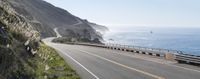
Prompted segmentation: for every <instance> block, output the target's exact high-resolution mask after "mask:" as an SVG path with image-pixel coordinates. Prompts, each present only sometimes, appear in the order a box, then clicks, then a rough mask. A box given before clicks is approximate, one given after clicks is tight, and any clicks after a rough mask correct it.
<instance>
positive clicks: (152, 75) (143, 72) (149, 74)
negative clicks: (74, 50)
mask: <svg viewBox="0 0 200 79" xmlns="http://www.w3.org/2000/svg"><path fill="white" fill-rule="evenodd" d="M78 51H80V52H84V53H87V54H89V55H92V56H95V57H98V58H100V59H103V60H106V61H108V62H111V63H113V64H116V65H119V66H122V67H124V68H127V69H130V70H133V71H137V72H140V73H142V74H145V75H148V76H151V77H154V78H156V79H165V78H163V77H160V76H157V75H154V74H151V73H148V72H145V71H142V70H139V69H135V68H132V67H129V66H126V65H123V64H120V63H118V62H115V61H112V60H109V59H107V58H104V57H101V56H99V55H96V54H92V53H89V52H87V51H83V50H78Z"/></svg>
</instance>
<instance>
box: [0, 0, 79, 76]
mask: <svg viewBox="0 0 200 79" xmlns="http://www.w3.org/2000/svg"><path fill="white" fill-rule="evenodd" d="M36 26H37V27H36ZM38 27H43V26H42V24H40V23H37V22H36V21H32V20H29V19H27V17H26V16H24V15H21V14H20V13H18V12H16V9H14V8H13V7H12V6H11V5H10V3H9V2H8V0H0V79H64V78H65V79H80V77H79V76H78V75H77V74H76V72H75V71H74V70H73V69H71V67H70V66H69V65H68V64H67V63H66V62H65V61H64V59H63V58H61V57H60V56H59V54H58V53H57V52H56V51H55V50H54V49H52V48H50V47H48V46H46V45H45V44H44V43H43V42H42V41H41V34H40V31H39V32H38Z"/></svg>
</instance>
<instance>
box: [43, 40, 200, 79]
mask: <svg viewBox="0 0 200 79" xmlns="http://www.w3.org/2000/svg"><path fill="white" fill-rule="evenodd" d="M52 39H53V38H49V39H45V40H43V41H44V42H45V43H46V44H47V45H49V46H51V47H53V48H55V49H56V50H57V51H59V53H60V55H61V56H62V57H63V58H65V59H66V61H67V62H68V63H69V64H70V65H71V66H72V67H73V68H74V69H75V70H76V71H77V72H78V74H79V75H80V76H81V77H82V78H83V79H199V78H200V71H199V69H198V68H197V67H196V68H195V67H194V68H193V66H190V67H182V66H177V65H174V64H173V62H169V61H166V60H163V59H157V58H151V57H145V56H142V57H141V56H137V55H136V54H131V53H126V52H120V51H114V50H109V49H104V48H97V47H89V46H79V45H67V44H56V43H51V42H50V41H51V40H52ZM191 68H192V69H191Z"/></svg>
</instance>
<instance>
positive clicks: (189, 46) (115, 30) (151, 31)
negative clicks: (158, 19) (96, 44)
mask: <svg viewBox="0 0 200 79" xmlns="http://www.w3.org/2000/svg"><path fill="white" fill-rule="evenodd" d="M109 29H110V31H108V32H107V33H106V34H105V35H104V39H105V41H106V43H115V44H125V45H131V46H140V47H148V48H162V49H170V50H178V51H183V52H184V53H187V54H192V55H200V28H189V27H187V28H186V27H176V28H174V27H112V28H109Z"/></svg>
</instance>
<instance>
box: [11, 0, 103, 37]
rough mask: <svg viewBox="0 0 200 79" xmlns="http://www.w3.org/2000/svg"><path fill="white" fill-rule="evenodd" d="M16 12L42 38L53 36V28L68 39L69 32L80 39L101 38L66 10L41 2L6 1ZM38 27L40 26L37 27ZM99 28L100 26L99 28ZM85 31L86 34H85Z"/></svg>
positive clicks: (86, 24)
mask: <svg viewBox="0 0 200 79" xmlns="http://www.w3.org/2000/svg"><path fill="white" fill-rule="evenodd" d="M8 1H9V3H10V4H11V6H12V7H13V8H14V9H15V11H16V12H18V13H19V14H21V15H23V16H25V18H26V19H28V20H29V21H31V22H32V23H33V26H34V27H35V28H36V29H37V30H38V31H39V32H40V33H41V35H42V37H49V36H55V33H54V31H53V29H54V28H58V31H59V33H61V35H62V36H66V37H70V35H71V32H72V31H73V33H75V34H76V36H81V38H88V39H94V38H99V39H102V38H101V35H100V34H98V33H97V32H96V30H95V29H96V28H93V26H92V25H90V24H89V22H85V21H84V20H82V19H80V18H78V17H76V16H74V15H72V14H70V13H69V12H67V11H66V10H63V9H61V8H58V7H55V6H53V5H51V4H49V3H47V2H45V1H43V0H8ZM37 25H40V26H37ZM99 27H101V26H99ZM86 31H87V33H85V32H86Z"/></svg>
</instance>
